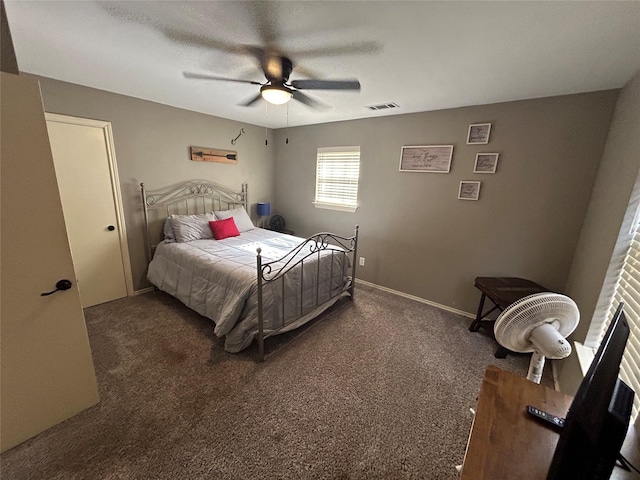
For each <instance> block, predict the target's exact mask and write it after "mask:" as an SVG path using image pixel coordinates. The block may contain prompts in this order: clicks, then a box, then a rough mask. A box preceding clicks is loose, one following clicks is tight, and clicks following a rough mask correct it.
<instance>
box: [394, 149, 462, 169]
mask: <svg viewBox="0 0 640 480" xmlns="http://www.w3.org/2000/svg"><path fill="white" fill-rule="evenodd" d="M452 157H453V145H417V146H416V145H414V146H406V147H402V153H401V155H400V171H401V172H432V173H449V170H450V169H451V158H452Z"/></svg>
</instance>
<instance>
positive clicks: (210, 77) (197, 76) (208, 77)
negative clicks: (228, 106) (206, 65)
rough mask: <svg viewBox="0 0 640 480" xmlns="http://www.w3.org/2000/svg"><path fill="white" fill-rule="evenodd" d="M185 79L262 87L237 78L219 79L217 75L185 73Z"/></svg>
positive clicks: (252, 81) (257, 83)
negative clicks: (221, 81) (222, 81)
mask: <svg viewBox="0 0 640 480" xmlns="http://www.w3.org/2000/svg"><path fill="white" fill-rule="evenodd" d="M182 74H183V75H184V78H195V79H198V80H224V81H225V82H237V83H249V84H251V85H262V84H261V83H260V82H256V81H254V80H240V79H237V78H227V77H218V76H217V75H207V74H203V73H191V72H183V73H182Z"/></svg>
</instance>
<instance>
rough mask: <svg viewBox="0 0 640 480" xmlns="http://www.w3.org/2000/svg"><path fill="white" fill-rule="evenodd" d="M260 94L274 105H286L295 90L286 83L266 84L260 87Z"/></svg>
mask: <svg viewBox="0 0 640 480" xmlns="http://www.w3.org/2000/svg"><path fill="white" fill-rule="evenodd" d="M260 95H262V98H264V99H265V100H266V101H267V102H269V103H271V104H273V105H284V104H285V103H287V102H288V101H289V100H291V97H292V96H293V92H292V91H291V89H289V88H287V87H285V86H284V85H264V86H262V87H261V88H260Z"/></svg>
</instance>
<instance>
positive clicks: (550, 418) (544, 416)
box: [527, 405, 564, 428]
mask: <svg viewBox="0 0 640 480" xmlns="http://www.w3.org/2000/svg"><path fill="white" fill-rule="evenodd" d="M527 413H529V414H530V415H533V416H534V417H537V418H539V419H541V420H544V421H545V422H547V423H549V424H551V425H553V426H554V427H556V428H562V427H564V418H562V417H557V416H555V415H551V414H550V413H547V412H543V411H542V410H539V409H537V408H536V407H532V406H531V405H527Z"/></svg>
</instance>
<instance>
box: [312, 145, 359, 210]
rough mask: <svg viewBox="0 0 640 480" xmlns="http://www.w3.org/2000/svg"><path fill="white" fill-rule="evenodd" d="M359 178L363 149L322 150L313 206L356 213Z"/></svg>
mask: <svg viewBox="0 0 640 480" xmlns="http://www.w3.org/2000/svg"><path fill="white" fill-rule="evenodd" d="M359 177H360V147H329V148H319V149H318V158H317V164H316V197H315V201H314V202H313V203H314V205H315V206H316V207H318V208H329V209H332V210H342V211H345V212H355V211H356V209H357V208H358V179H359Z"/></svg>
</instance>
